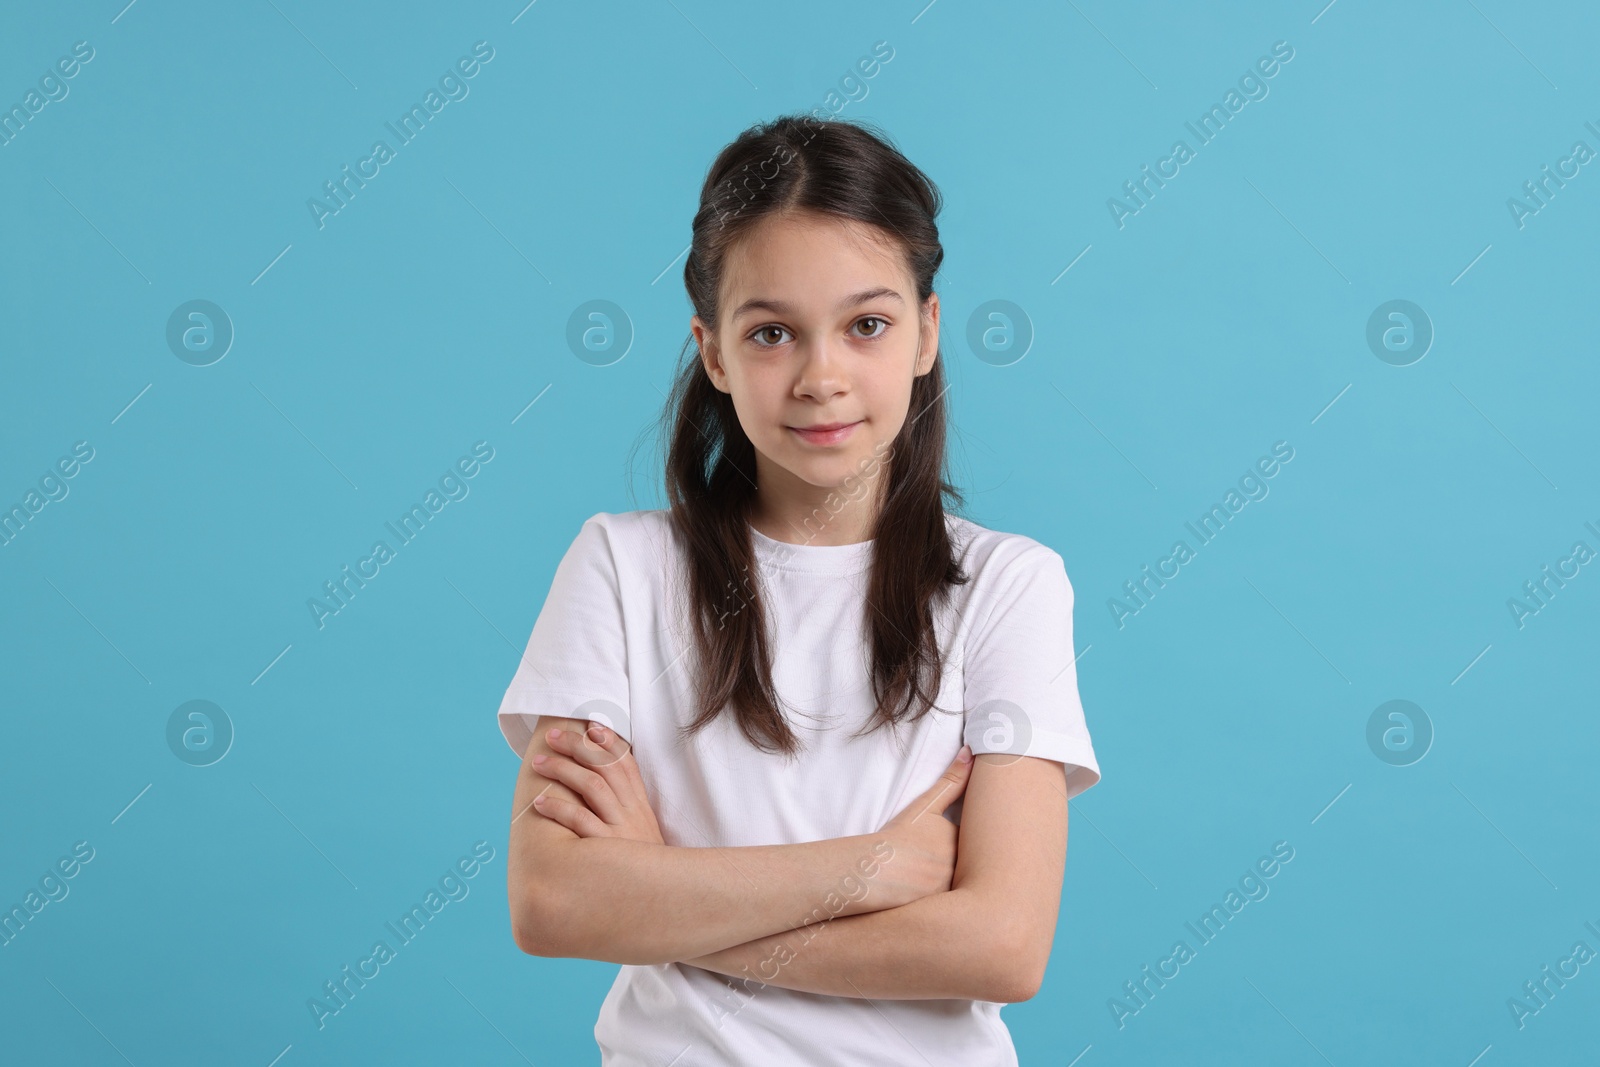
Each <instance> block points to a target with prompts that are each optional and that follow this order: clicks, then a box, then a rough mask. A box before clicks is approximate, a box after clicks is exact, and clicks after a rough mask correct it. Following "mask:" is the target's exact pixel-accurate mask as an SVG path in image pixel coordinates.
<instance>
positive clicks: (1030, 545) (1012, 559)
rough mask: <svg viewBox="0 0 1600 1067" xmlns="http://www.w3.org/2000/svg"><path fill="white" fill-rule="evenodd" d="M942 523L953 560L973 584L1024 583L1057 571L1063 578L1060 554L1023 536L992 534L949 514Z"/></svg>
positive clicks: (967, 520) (958, 516)
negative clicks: (970, 578)
mask: <svg viewBox="0 0 1600 1067" xmlns="http://www.w3.org/2000/svg"><path fill="white" fill-rule="evenodd" d="M945 522H946V525H947V527H948V528H949V530H950V541H951V547H952V548H953V549H954V551H955V555H956V559H957V560H959V561H960V563H961V569H962V570H964V571H965V572H966V573H967V574H969V575H971V576H972V579H973V581H974V583H975V584H978V585H992V584H994V583H995V582H1004V583H1009V582H1012V581H1017V580H1021V581H1026V580H1027V579H1028V578H1030V577H1035V576H1038V575H1040V574H1045V573H1053V572H1056V571H1060V572H1061V573H1062V574H1063V575H1064V574H1065V571H1066V565H1065V563H1064V562H1063V560H1062V558H1061V554H1060V553H1059V552H1057V551H1056V550H1055V549H1053V548H1051V547H1050V546H1049V545H1047V544H1044V543H1043V542H1041V541H1036V540H1034V539H1033V538H1032V537H1029V536H1027V535H1026V534H1020V533H1007V532H1005V531H1003V530H991V529H989V528H988V527H987V526H980V525H978V524H977V523H976V522H973V521H972V520H970V519H966V518H963V517H962V516H960V515H955V514H951V513H948V512H947V513H946V515H945Z"/></svg>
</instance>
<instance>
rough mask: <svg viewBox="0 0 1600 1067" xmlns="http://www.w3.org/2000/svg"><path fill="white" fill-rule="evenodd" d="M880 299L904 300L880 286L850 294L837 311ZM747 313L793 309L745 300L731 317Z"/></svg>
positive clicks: (782, 304) (774, 302) (782, 302)
mask: <svg viewBox="0 0 1600 1067" xmlns="http://www.w3.org/2000/svg"><path fill="white" fill-rule="evenodd" d="M881 299H893V300H896V301H898V302H899V303H901V304H904V303H905V298H904V297H902V296H901V295H900V294H899V293H897V292H895V291H894V290H893V289H890V288H889V287H888V286H885V285H880V286H878V287H877V288H875V289H863V290H862V291H861V292H859V293H852V294H850V295H849V296H847V297H845V298H844V299H843V300H841V301H839V306H838V310H839V311H843V310H845V309H846V308H853V307H858V306H860V305H861V304H865V303H867V302H868V301H871V300H881ZM747 311H771V312H773V313H774V314H777V315H792V314H794V311H795V308H794V305H793V304H791V303H789V302H788V301H786V300H766V299H761V298H756V299H754V300H746V301H745V302H744V303H742V304H740V305H739V307H738V308H737V309H736V310H735V311H734V313H733V315H732V316H731V317H732V318H735V319H736V318H738V317H739V316H740V315H743V314H744V313H745V312H747Z"/></svg>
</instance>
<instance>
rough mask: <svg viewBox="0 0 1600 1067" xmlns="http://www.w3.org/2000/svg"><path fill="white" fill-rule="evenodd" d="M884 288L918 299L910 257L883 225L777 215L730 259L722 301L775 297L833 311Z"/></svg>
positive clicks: (740, 244) (751, 233)
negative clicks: (846, 299)
mask: <svg viewBox="0 0 1600 1067" xmlns="http://www.w3.org/2000/svg"><path fill="white" fill-rule="evenodd" d="M877 286H886V287H888V288H891V289H896V290H898V291H899V292H900V293H901V294H902V295H903V296H904V297H905V298H906V299H907V300H908V301H914V294H913V292H912V289H913V283H912V279H911V276H910V271H909V269H908V267H907V265H906V262H905V255H904V253H903V252H902V251H901V249H900V248H899V246H898V245H897V243H896V242H895V241H894V240H892V239H891V238H889V236H888V235H887V234H886V233H885V231H884V230H882V229H881V228H879V227H877V226H871V225H868V224H866V223H862V222H857V221H856V220H854V219H841V218H837V217H834V216H827V215H818V214H815V213H811V212H799V213H775V214H772V215H768V216H767V217H765V218H763V219H762V220H761V221H760V222H758V223H756V224H755V225H754V226H752V227H751V228H750V229H749V230H748V231H747V232H746V233H745V235H744V236H743V237H742V238H741V239H740V240H739V241H738V242H737V243H736V244H735V245H734V246H733V247H732V248H731V249H730V250H729V253H728V258H727V259H726V260H725V261H724V268H723V277H722V294H721V303H722V306H723V307H726V308H728V309H730V310H732V309H733V308H737V307H738V306H739V305H740V304H741V303H744V302H745V301H746V300H750V299H766V298H770V299H775V300H782V301H785V302H788V303H791V304H796V305H808V306H811V307H815V308H819V309H831V308H832V307H833V306H834V305H835V304H836V303H837V301H838V298H839V297H840V296H843V295H844V294H848V293H856V292H861V291H863V290H866V289H871V288H875V287H877Z"/></svg>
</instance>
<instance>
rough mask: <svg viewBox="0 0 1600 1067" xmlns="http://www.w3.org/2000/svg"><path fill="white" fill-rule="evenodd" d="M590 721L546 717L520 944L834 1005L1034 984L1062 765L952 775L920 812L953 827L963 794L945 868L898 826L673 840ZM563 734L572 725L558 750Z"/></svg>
mask: <svg viewBox="0 0 1600 1067" xmlns="http://www.w3.org/2000/svg"><path fill="white" fill-rule="evenodd" d="M587 726H588V723H586V722H583V721H581V720H570V719H556V718H551V717H543V718H541V719H540V720H539V724H538V728H537V729H536V730H535V733H534V737H533V740H532V741H531V742H530V744H529V746H528V750H527V752H526V753H525V755H524V761H523V766H522V769H521V772H520V775H519V778H518V782H517V791H516V797H515V799H514V800H513V809H514V810H513V813H512V818H513V821H512V827H511V842H510V849H509V862H508V879H509V890H510V899H511V905H512V922H513V932H514V934H515V936H516V938H517V942H518V944H519V945H520V946H521V947H522V948H523V949H524V951H527V952H530V953H533V954H536V955H544V956H578V957H582V958H586V959H604V960H610V961H613V962H619V963H662V962H681V963H684V964H686V965H690V966H695V967H701V968H704V969H706V970H709V971H714V972H717V973H719V974H724V975H728V976H730V977H733V978H738V979H748V980H752V981H755V982H758V983H762V984H767V985H776V986H780V987H782V988H786V989H795V990H800V991H803V992H810V993H823V994H829V995H834V996H850V997H872V998H881V999H901V1000H910V999H927V998H962V999H975V1000H990V1001H1001V1002H1011V1001H1018V1000H1026V999H1028V998H1030V997H1032V996H1033V995H1034V994H1035V993H1036V992H1037V990H1038V988H1039V985H1040V983H1041V982H1042V980H1043V975H1044V968H1045V962H1046V960H1047V959H1048V957H1049V953H1050V945H1051V941H1052V939H1053V937H1054V933H1055V924H1056V913H1057V908H1058V904H1059V901H1060V894H1061V882H1062V872H1063V867H1064V864H1065V858H1066V838H1067V802H1066V799H1065V794H1064V792H1063V783H1064V781H1065V776H1064V772H1063V768H1062V765H1061V764H1060V763H1057V762H1054V761H1051V760H1041V759H1033V758H1029V757H1013V756H1002V755H979V756H978V757H977V759H976V760H975V761H974V762H973V763H972V765H971V766H970V770H969V773H968V776H967V777H965V778H964V779H962V780H961V781H955V779H958V778H961V775H959V774H950V773H947V775H946V779H948V780H950V784H953V785H955V786H957V787H958V788H954V789H953V791H947V792H946V794H945V798H944V799H941V800H939V801H938V803H937V809H936V810H930V811H926V812H923V813H921V814H920V815H919V816H918V817H919V818H923V819H939V820H941V821H942V820H943V816H942V815H941V814H939V812H941V811H942V810H943V808H944V806H945V805H947V804H948V803H949V802H950V801H951V800H953V799H954V797H955V795H958V794H960V793H961V789H960V788H959V786H962V785H964V789H965V793H964V796H963V800H962V814H961V825H960V827H959V830H957V829H956V828H954V827H950V826H949V824H948V823H947V822H945V823H942V826H943V827H946V828H948V829H949V830H950V831H951V832H955V833H957V834H958V840H957V843H956V847H955V850H954V862H953V868H949V869H947V870H946V871H945V872H944V873H943V874H942V875H940V874H939V873H938V872H930V869H929V867H928V864H929V863H930V862H931V861H930V860H929V858H928V857H929V855H930V854H931V853H930V852H929V851H928V850H927V849H926V848H924V847H922V846H923V844H924V843H925V842H926V841H927V840H929V839H928V838H926V837H925V836H920V834H921V831H916V830H915V828H914V827H912V826H911V824H909V823H905V824H902V823H901V820H900V818H897V819H896V820H895V821H894V822H891V824H889V825H888V826H886V827H885V828H884V831H883V832H880V833H877V834H865V835H860V836H856V837H843V838H835V839H832V840H827V841H814V842H807V843H804V844H797V845H772V846H751V847H743V848H684V847H674V846H668V845H665V844H662V843H660V836H659V830H658V829H654V827H655V822H654V814H653V812H650V811H649V808H648V801H647V799H646V798H645V797H644V792H643V789H642V784H640V783H639V780H638V773H637V765H636V764H635V763H634V762H633V759H632V756H631V754H629V753H628V751H627V745H626V743H625V742H623V741H622V740H621V739H620V738H618V737H616V735H615V734H614V733H609V734H608V735H607V736H606V739H605V740H604V741H603V742H601V743H600V744H596V743H594V742H593V741H586V740H584V735H583V734H582V732H581V731H583V730H584V729H585V728H586V727H587ZM552 727H555V728H558V729H561V730H564V731H569V732H567V733H563V734H558V735H557V736H556V738H555V740H554V741H552V740H551V739H550V738H549V736H548V732H549V730H550V729H551V728H552ZM535 756H544V757H546V759H545V760H543V761H541V762H540V764H537V765H536V764H535V763H534V757H535ZM952 770H953V771H956V770H958V768H956V767H955V766H954V765H953V767H952ZM613 783H616V784H614V785H613ZM932 794H933V791H930V795H932ZM541 795H542V796H543V797H544V798H545V799H544V800H542V802H541V803H540V804H539V805H538V806H535V805H534V804H533V800H534V798H535V797H536V796H541ZM591 798H596V799H591ZM592 809H598V810H592ZM641 809H642V810H641ZM920 825H921V827H922V830H933V831H934V832H935V833H937V832H938V831H937V829H935V828H934V826H933V825H931V824H928V823H922V824H920ZM652 830H654V839H653V840H652V839H651V831H652ZM630 835H631V836H630ZM897 842H898V843H899V846H898V847H897V845H896V843H897ZM897 864H898V866H897ZM930 873H933V874H934V875H935V877H934V878H933V880H932V882H930V879H929V875H930ZM930 884H942V885H944V886H946V887H947V888H941V889H938V890H934V891H929V889H928V886H929V885H930Z"/></svg>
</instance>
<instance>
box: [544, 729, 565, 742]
mask: <svg viewBox="0 0 1600 1067" xmlns="http://www.w3.org/2000/svg"><path fill="white" fill-rule="evenodd" d="M544 736H545V737H546V738H548V739H549V740H551V741H555V740H558V739H559V738H560V737H561V731H560V730H551V731H550V732H549V733H547V734H545V735H544Z"/></svg>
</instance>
